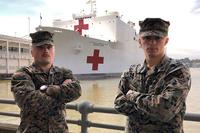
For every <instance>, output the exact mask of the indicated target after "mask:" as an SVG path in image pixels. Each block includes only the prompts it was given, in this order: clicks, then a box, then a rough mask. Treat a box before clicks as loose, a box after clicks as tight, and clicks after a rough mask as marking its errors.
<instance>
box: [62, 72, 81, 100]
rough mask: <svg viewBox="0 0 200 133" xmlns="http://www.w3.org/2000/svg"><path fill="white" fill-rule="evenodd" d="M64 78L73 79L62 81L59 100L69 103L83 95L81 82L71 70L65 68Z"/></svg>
mask: <svg viewBox="0 0 200 133" xmlns="http://www.w3.org/2000/svg"><path fill="white" fill-rule="evenodd" d="M63 74H64V80H66V79H71V80H72V81H73V82H72V83H68V84H66V83H62V84H61V85H60V88H61V91H60V94H59V97H58V98H59V100H60V101H61V102H63V103H68V102H71V101H74V100H76V99H78V98H79V97H80V96H81V86H80V82H79V81H78V80H77V79H76V78H75V77H74V76H73V74H72V71H71V70H69V69H68V70H67V69H63Z"/></svg>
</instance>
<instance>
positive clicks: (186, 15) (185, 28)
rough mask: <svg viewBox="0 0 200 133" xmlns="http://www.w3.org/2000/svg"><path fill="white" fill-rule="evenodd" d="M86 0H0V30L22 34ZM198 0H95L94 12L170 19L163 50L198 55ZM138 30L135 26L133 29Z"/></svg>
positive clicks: (125, 17)
mask: <svg viewBox="0 0 200 133" xmlns="http://www.w3.org/2000/svg"><path fill="white" fill-rule="evenodd" d="M86 2H87V1H86V0H0V7H1V10H0V20H1V21H0V34H6V35H12V36H14V35H15V36H18V37H23V36H26V35H27V34H28V32H29V20H28V18H30V31H31V32H34V31H35V27H37V26H38V25H39V24H40V13H41V16H42V25H46V26H51V25H52V20H53V19H62V20H70V19H72V13H80V11H82V10H85V12H87V11H90V9H89V6H88V5H86V4H85V3H86ZM199 7H200V0H97V15H105V11H106V10H107V11H118V12H119V13H120V14H121V15H122V20H123V21H125V22H127V21H129V20H131V21H133V22H135V23H136V28H137V27H138V21H139V20H144V19H145V18H146V17H161V18H163V19H165V20H168V21H170V23H171V25H170V29H169V30H170V32H169V38H170V41H169V44H168V46H167V53H168V54H169V55H171V56H173V57H176V58H184V57H190V58H200V39H199V38H200V37H199V36H200V33H199V32H200V10H199V9H200V8H199ZM137 31H138V29H137Z"/></svg>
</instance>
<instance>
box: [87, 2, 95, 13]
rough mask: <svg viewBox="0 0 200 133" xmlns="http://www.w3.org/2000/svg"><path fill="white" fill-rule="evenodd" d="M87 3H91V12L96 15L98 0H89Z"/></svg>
mask: <svg viewBox="0 0 200 133" xmlns="http://www.w3.org/2000/svg"><path fill="white" fill-rule="evenodd" d="M87 4H90V8H91V14H93V15H94V16H96V0H88V1H87Z"/></svg>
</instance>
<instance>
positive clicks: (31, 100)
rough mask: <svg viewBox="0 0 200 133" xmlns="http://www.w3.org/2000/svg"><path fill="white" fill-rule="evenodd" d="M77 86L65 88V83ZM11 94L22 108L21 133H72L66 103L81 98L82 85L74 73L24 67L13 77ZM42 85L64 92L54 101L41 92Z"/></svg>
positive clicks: (18, 132)
mask: <svg viewBox="0 0 200 133" xmlns="http://www.w3.org/2000/svg"><path fill="white" fill-rule="evenodd" d="M66 79H71V80H72V81H73V82H72V83H68V84H65V83H64V82H63V81H65V80H66ZM11 85H12V86H11V91H12V92H13V94H14V98H15V101H16V103H17V105H18V106H19V107H20V117H21V122H20V125H19V128H18V131H17V133H68V126H67V123H66V119H65V103H68V102H71V101H73V100H76V99H77V98H78V97H80V95H81V87H80V84H79V81H78V80H76V79H75V78H74V76H73V75H72V72H71V70H67V69H64V68H59V67H56V66H52V67H51V69H50V71H49V72H48V73H45V72H43V71H42V70H41V69H39V68H38V67H37V66H36V65H35V64H33V65H31V66H29V67H23V68H21V69H20V70H18V71H17V72H16V73H15V74H14V75H13V77H12V81H11ZM42 85H49V86H50V85H57V86H59V87H60V91H59V93H58V95H57V96H56V97H50V96H48V95H46V93H43V92H41V91H40V89H39V88H40V87H41V86H42Z"/></svg>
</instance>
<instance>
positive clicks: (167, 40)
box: [165, 37, 169, 46]
mask: <svg viewBox="0 0 200 133" xmlns="http://www.w3.org/2000/svg"><path fill="white" fill-rule="evenodd" d="M168 42H169V38H168V37H167V38H166V40H165V46H166V45H167V43H168Z"/></svg>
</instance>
